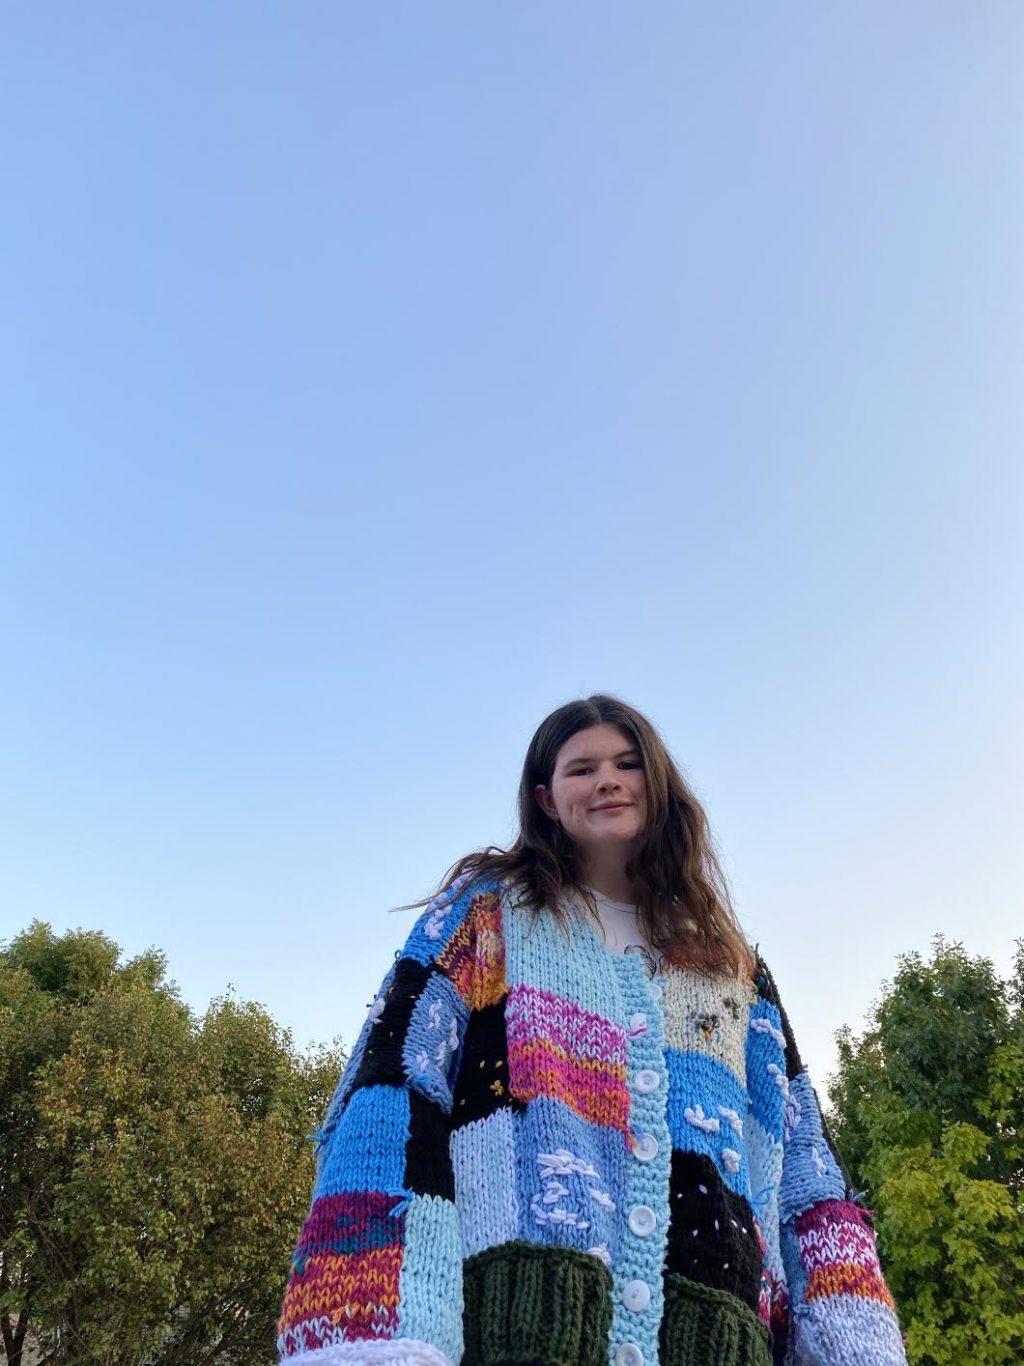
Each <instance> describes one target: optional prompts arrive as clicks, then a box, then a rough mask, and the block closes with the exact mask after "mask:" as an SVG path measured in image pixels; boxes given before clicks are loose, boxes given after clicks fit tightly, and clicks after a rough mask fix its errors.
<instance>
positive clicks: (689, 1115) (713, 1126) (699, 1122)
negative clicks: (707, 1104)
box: [683, 1105, 721, 1134]
mask: <svg viewBox="0 0 1024 1366" xmlns="http://www.w3.org/2000/svg"><path fill="white" fill-rule="evenodd" d="M683 1114H684V1116H685V1117H686V1119H687V1121H688V1122H689V1123H690V1124H692V1125H693V1127H694V1128H695V1129H703V1130H704V1132H705V1133H706V1134H717V1133H718V1130H719V1129H720V1128H721V1125H720V1124H719V1122H718V1120H717V1119H715V1117H714V1116H713V1115H705V1114H704V1107H703V1105H698V1106H697V1108H696V1109H693V1108H691V1107H690V1106H689V1105H688V1106H687V1107H686V1109H685V1110H684V1111H683Z"/></svg>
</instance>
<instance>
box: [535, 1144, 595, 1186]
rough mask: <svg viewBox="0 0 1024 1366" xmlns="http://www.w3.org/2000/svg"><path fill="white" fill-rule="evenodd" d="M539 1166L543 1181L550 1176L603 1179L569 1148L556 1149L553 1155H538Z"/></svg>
mask: <svg viewBox="0 0 1024 1366" xmlns="http://www.w3.org/2000/svg"><path fill="white" fill-rule="evenodd" d="M537 1165H538V1167H540V1174H541V1179H543V1178H545V1177H548V1176H571V1175H572V1174H573V1173H575V1174H576V1175H577V1176H596V1177H597V1178H598V1180H600V1179H601V1177H600V1173H599V1172H598V1171H597V1170H596V1169H595V1168H594V1167H592V1166H591V1165H590V1163H589V1162H584V1161H583V1160H582V1159H581V1158H578V1157H577V1156H576V1154H575V1153H572V1152H570V1151H569V1149H568V1148H556V1149H555V1151H554V1152H553V1153H538V1154H537Z"/></svg>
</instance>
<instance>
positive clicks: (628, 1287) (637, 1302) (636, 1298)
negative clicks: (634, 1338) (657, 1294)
mask: <svg viewBox="0 0 1024 1366" xmlns="http://www.w3.org/2000/svg"><path fill="white" fill-rule="evenodd" d="M650 1302H651V1287H650V1286H649V1285H648V1284H647V1282H646V1281H627V1282H626V1284H625V1285H624V1286H623V1287H622V1303H623V1304H624V1305H625V1306H626V1308H627V1309H632V1310H633V1312H634V1313H636V1314H639V1313H640V1312H641V1311H642V1310H644V1309H646V1308H647V1306H648V1305H649V1304H650Z"/></svg>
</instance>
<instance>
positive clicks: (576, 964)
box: [503, 905, 621, 1020]
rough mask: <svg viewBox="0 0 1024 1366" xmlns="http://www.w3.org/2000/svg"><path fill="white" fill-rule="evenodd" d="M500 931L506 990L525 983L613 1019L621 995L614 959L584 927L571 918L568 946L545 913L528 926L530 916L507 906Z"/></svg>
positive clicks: (616, 1013) (559, 928)
mask: <svg viewBox="0 0 1024 1366" xmlns="http://www.w3.org/2000/svg"><path fill="white" fill-rule="evenodd" d="M503 928H504V936H505V976H506V980H507V981H508V984H509V986H510V987H513V986H516V985H518V984H520V983H525V984H526V985H528V986H531V987H534V988H536V989H538V990H542V991H552V992H554V993H555V994H556V995H558V996H563V997H565V998H566V1000H569V1001H572V1002H573V1004H574V1005H577V1006H582V1008H583V1009H584V1010H591V1011H593V1012H594V1013H595V1014H598V1015H603V1016H605V1017H606V1018H607V1019H609V1020H614V1019H617V1018H618V1013H619V1010H620V1008H621V1007H620V1002H621V994H620V991H619V987H618V983H617V981H616V978H615V971H614V968H613V965H612V964H613V959H614V955H613V954H612V953H610V952H609V950H608V948H607V947H606V945H604V944H602V943H601V941H600V940H599V939H598V938H597V936H596V933H595V932H594V931H593V930H592V929H591V928H590V927H589V926H588V925H586V924H584V923H583V922H582V921H581V920H579V919H577V918H576V917H573V918H572V920H571V923H570V926H569V943H568V946H567V945H566V939H565V932H564V931H563V930H562V928H561V926H560V925H559V924H558V923H557V921H556V920H555V917H554V916H553V915H551V914H550V912H545V913H544V914H543V915H542V916H541V918H540V920H539V921H538V922H537V924H536V925H532V924H531V915H530V912H529V911H526V910H522V909H520V910H514V909H511V908H510V907H509V906H508V905H506V906H505V910H504V919H503Z"/></svg>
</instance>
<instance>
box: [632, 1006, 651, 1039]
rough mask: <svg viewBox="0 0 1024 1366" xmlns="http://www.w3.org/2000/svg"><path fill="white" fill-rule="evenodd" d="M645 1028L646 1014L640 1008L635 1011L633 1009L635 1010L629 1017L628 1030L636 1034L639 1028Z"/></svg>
mask: <svg viewBox="0 0 1024 1366" xmlns="http://www.w3.org/2000/svg"><path fill="white" fill-rule="evenodd" d="M646 1028H647V1016H646V1015H645V1014H644V1012H643V1011H642V1010H637V1011H635V1012H634V1013H633V1014H632V1015H631V1016H630V1017H629V1032H630V1033H631V1034H636V1033H638V1032H639V1031H640V1030H641V1029H646Z"/></svg>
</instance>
